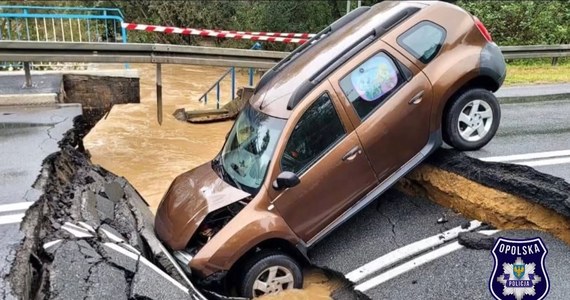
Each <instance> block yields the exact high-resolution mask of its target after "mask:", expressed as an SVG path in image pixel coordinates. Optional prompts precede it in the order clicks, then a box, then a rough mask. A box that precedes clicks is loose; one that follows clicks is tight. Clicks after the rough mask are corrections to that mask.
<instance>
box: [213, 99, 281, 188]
mask: <svg viewBox="0 0 570 300" xmlns="http://www.w3.org/2000/svg"><path fill="white" fill-rule="evenodd" d="M286 121H287V120H284V119H279V118H275V117H271V116H269V115H266V114H264V113H262V112H260V111H257V110H255V109H254V108H253V107H252V106H251V105H249V104H247V105H246V106H245V108H244V109H243V110H242V111H241V113H240V114H239V116H238V118H237V120H236V122H235V124H234V126H233V128H232V129H231V131H230V133H229V134H228V137H227V140H226V143H225V144H224V147H223V149H222V152H221V153H220V156H219V162H218V163H221V170H220V171H222V172H223V173H224V174H223V175H225V176H223V177H224V179H225V180H226V181H228V183H230V184H232V185H234V186H236V187H237V188H240V189H242V190H245V191H247V192H250V193H256V192H257V191H258V190H259V187H260V186H261V183H262V182H263V179H264V178H265V175H266V173H267V167H268V165H269V161H270V160H271V156H272V155H273V152H274V151H275V145H276V144H277V140H278V139H279V136H280V134H281V132H282V130H283V127H284V126H285V123H286Z"/></svg>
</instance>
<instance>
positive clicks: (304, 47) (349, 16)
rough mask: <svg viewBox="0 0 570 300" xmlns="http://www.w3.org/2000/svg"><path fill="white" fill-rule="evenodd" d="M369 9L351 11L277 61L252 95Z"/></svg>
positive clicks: (365, 7)
mask: <svg viewBox="0 0 570 300" xmlns="http://www.w3.org/2000/svg"><path fill="white" fill-rule="evenodd" d="M369 9H370V7H369V6H361V7H359V8H357V9H355V10H353V11H351V12H350V13H348V14H346V15H344V16H343V17H342V18H340V19H338V20H336V21H335V22H333V23H332V24H330V25H329V26H327V27H326V28H325V29H323V30H321V31H320V32H319V33H317V34H316V35H315V36H313V37H312V38H310V39H309V40H308V41H306V42H305V43H303V44H302V45H301V46H299V47H297V48H296V49H295V50H293V51H292V52H291V53H289V55H287V56H286V57H285V58H283V59H282V60H281V61H279V62H278V63H277V64H276V65H274V66H273V67H272V68H271V69H269V70H268V71H267V72H266V73H265V74H264V75H263V77H261V79H260V80H259V82H258V83H257V85H256V87H255V89H254V93H256V92H257V91H259V89H261V88H262V87H263V86H264V85H265V84H266V83H267V82H269V81H270V80H271V78H273V77H274V76H275V75H276V74H277V73H278V71H279V70H281V69H282V68H283V67H284V66H285V65H287V64H288V63H289V62H291V61H293V60H294V59H295V58H296V57H297V56H298V55H299V54H301V53H302V52H305V51H306V50H307V49H309V48H310V47H311V46H313V45H314V44H315V43H316V42H318V41H319V40H321V38H325V37H327V36H329V35H330V34H331V33H333V32H335V31H337V30H338V29H340V28H342V27H343V26H344V25H346V24H348V23H350V22H351V21H353V20H354V19H356V18H358V17H359V16H361V15H362V14H363V13H365V12H367V11H368V10H369Z"/></svg>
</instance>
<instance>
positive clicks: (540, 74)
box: [505, 61, 570, 85]
mask: <svg viewBox="0 0 570 300" xmlns="http://www.w3.org/2000/svg"><path fill="white" fill-rule="evenodd" d="M540 83H570V63H568V62H566V61H565V62H563V63H561V64H558V65H556V66H552V65H550V63H546V62H544V63H539V64H508V65H507V78H506V79H505V85H524V84H540Z"/></svg>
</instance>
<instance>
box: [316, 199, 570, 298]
mask: <svg viewBox="0 0 570 300" xmlns="http://www.w3.org/2000/svg"><path fill="white" fill-rule="evenodd" d="M441 217H445V219H446V220H447V221H448V222H446V223H444V224H438V222H437V220H438V219H439V218H441ZM467 221H469V220H468V219H465V218H464V217H463V216H461V215H459V214H456V213H454V212H453V211H452V210H450V209H448V208H445V207H442V206H439V205H437V204H434V203H432V202H431V201H429V200H427V199H424V198H417V197H409V196H407V195H405V194H403V193H401V192H399V191H396V190H390V191H389V192H387V193H386V194H384V195H383V196H381V197H380V198H378V199H377V200H376V202H375V203H373V204H372V205H371V206H370V207H368V208H366V209H365V210H364V211H363V212H361V213H360V214H358V215H357V216H355V217H354V218H353V219H352V220H350V221H349V222H347V223H346V224H344V225H343V226H341V227H340V228H339V229H338V230H337V231H336V232H335V233H333V234H332V235H331V236H329V237H328V238H326V239H325V240H323V242H321V243H320V244H318V245H317V246H316V247H315V248H314V249H313V250H312V251H311V252H310V253H309V255H310V257H311V259H313V260H314V261H315V263H317V264H318V265H321V266H327V267H330V268H333V269H335V270H338V271H341V272H343V273H344V274H348V273H350V272H351V271H353V270H355V269H357V268H359V267H361V266H362V265H364V264H365V263H368V262H370V261H372V260H374V259H375V258H377V257H380V256H382V255H385V254H387V253H389V252H391V251H394V250H397V249H400V248H401V247H403V246H406V245H408V244H411V243H413V242H416V241H419V240H422V239H424V238H428V237H430V236H434V235H437V234H439V233H441V232H443V231H446V230H448V229H450V228H453V227H456V226H461V225H462V224H463V223H465V222H467ZM494 236H495V237H498V236H505V237H510V238H515V239H522V238H534V237H537V236H539V237H541V238H542V239H543V241H544V242H545V244H546V247H547V249H548V251H549V252H548V254H547V256H546V269H547V272H548V275H549V278H550V283H551V291H550V293H549V296H548V299H560V300H563V299H568V295H570V285H568V284H566V282H567V273H566V271H565V270H564V268H562V267H560V266H561V264H567V263H569V262H570V247H569V245H567V244H565V243H563V242H562V241H560V240H558V239H556V238H554V237H552V236H551V235H550V234H546V233H543V232H538V231H533V230H516V231H512V230H508V231H500V232H499V233H497V234H495V235H494ZM449 244H451V242H448V243H446V244H444V246H445V245H449ZM430 251H431V250H428V251H426V253H430ZM410 259H412V258H410ZM410 259H406V260H401V261H399V262H398V263H397V264H396V265H394V267H397V266H399V265H401V264H403V263H405V262H407V261H409V260H410ZM391 269H392V267H387V268H384V269H381V270H379V271H378V272H375V273H373V275H371V276H369V277H367V278H365V279H363V280H361V281H359V282H358V284H362V283H364V282H366V281H367V280H369V279H371V278H373V277H375V276H379V275H381V274H388V271H390V270H391ZM492 272H493V257H492V256H491V253H490V251H489V250H473V249H467V248H462V249H460V250H457V251H455V252H452V253H450V254H448V255H444V256H441V257H439V258H437V259H435V260H433V261H431V262H428V263H426V264H424V265H422V266H419V267H416V268H412V269H410V270H409V271H408V272H405V273H403V274H401V275H399V276H396V277H394V278H392V279H390V280H387V281H385V282H383V283H381V284H379V285H377V286H374V287H372V288H371V289H369V290H367V291H366V292H365V293H366V294H367V295H368V296H370V297H371V298H372V299H491V298H492V297H491V294H490V292H489V289H488V287H487V286H488V280H489V277H490V275H491V273H492ZM388 277H390V276H388Z"/></svg>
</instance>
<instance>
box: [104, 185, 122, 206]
mask: <svg viewBox="0 0 570 300" xmlns="http://www.w3.org/2000/svg"><path fill="white" fill-rule="evenodd" d="M103 191H104V192H105V194H106V195H107V198H109V200H111V201H113V202H115V203H117V202H119V201H120V200H121V199H122V198H123V196H124V195H125V192H124V191H123V187H122V186H121V184H120V183H119V182H117V181H113V182H111V183H105V184H104V185H103Z"/></svg>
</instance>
